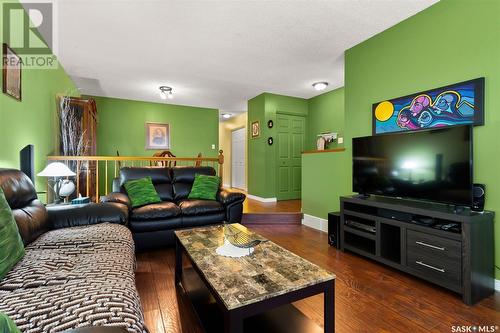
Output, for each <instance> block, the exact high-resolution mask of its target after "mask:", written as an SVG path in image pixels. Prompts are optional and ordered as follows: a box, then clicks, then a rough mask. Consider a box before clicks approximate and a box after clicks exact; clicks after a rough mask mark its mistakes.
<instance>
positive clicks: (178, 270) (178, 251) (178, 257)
mask: <svg viewBox="0 0 500 333" xmlns="http://www.w3.org/2000/svg"><path fill="white" fill-rule="evenodd" d="M182 251H183V249H182V245H181V243H180V241H179V239H178V238H177V237H175V283H176V284H178V283H180V282H181V278H182Z"/></svg>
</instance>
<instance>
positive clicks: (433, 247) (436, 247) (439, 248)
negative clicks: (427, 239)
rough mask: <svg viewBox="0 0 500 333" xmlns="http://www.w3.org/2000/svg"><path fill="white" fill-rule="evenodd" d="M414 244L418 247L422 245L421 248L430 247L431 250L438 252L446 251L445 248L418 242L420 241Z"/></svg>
mask: <svg viewBox="0 0 500 333" xmlns="http://www.w3.org/2000/svg"><path fill="white" fill-rule="evenodd" d="M415 243H416V244H418V245H423V246H427V247H430V248H431V249H435V250H440V251H444V250H446V248H444V247H440V246H435V245H431V244H427V243H424V242H420V241H416V242H415Z"/></svg>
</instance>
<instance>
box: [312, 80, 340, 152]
mask: <svg viewBox="0 0 500 333" xmlns="http://www.w3.org/2000/svg"><path fill="white" fill-rule="evenodd" d="M308 104H309V105H308V108H309V114H308V117H307V133H308V135H307V140H306V149H308V150H311V149H316V140H317V138H318V137H317V135H318V134H319V133H325V132H334V133H338V135H339V136H343V135H344V134H343V133H344V88H343V87H342V88H338V89H335V90H332V91H329V92H326V93H324V94H321V95H318V96H316V97H313V98H311V99H309V100H308ZM335 147H337V144H336V141H335V142H332V143H330V145H329V146H328V148H335Z"/></svg>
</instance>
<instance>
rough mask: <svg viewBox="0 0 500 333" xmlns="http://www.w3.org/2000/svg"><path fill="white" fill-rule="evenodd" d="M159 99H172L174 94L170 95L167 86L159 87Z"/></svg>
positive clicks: (170, 89)
mask: <svg viewBox="0 0 500 333" xmlns="http://www.w3.org/2000/svg"><path fill="white" fill-rule="evenodd" d="M160 97H161V99H167V98H168V99H172V98H174V94H173V93H172V88H171V87H167V86H161V87H160Z"/></svg>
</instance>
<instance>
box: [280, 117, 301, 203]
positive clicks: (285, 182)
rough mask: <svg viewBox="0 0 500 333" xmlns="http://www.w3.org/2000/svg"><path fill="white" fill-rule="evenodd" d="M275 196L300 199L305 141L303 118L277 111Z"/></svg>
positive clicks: (283, 198)
mask: <svg viewBox="0 0 500 333" xmlns="http://www.w3.org/2000/svg"><path fill="white" fill-rule="evenodd" d="M276 120H277V123H278V128H277V139H278V140H277V141H278V142H277V144H278V147H277V149H276V154H277V155H276V164H277V168H276V169H277V177H276V189H277V190H276V198H277V199H278V200H291V199H300V197H301V190H302V178H301V176H302V175H301V174H302V152H303V151H304V141H305V123H306V121H305V118H304V117H301V116H294V115H288V114H281V113H278V114H277V117H276Z"/></svg>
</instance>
